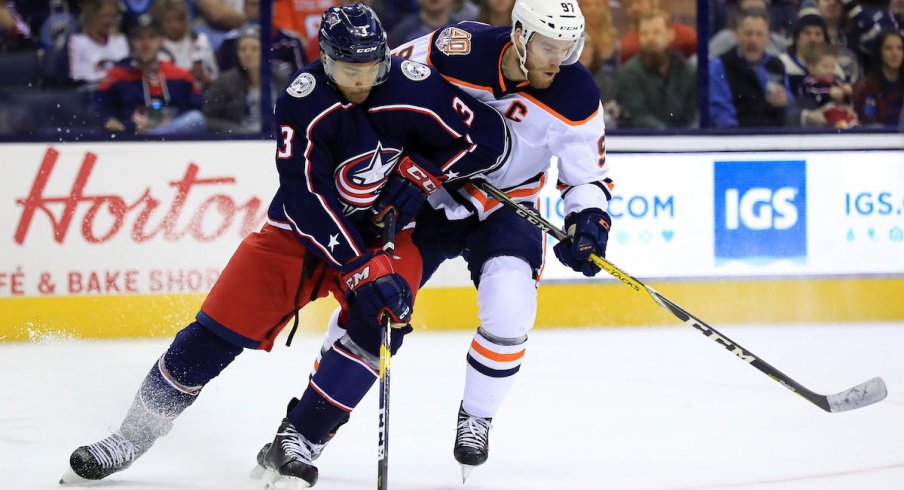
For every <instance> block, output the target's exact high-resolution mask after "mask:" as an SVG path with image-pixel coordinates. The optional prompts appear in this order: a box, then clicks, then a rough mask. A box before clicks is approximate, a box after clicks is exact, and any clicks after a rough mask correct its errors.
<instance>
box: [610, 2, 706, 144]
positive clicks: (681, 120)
mask: <svg viewBox="0 0 904 490" xmlns="http://www.w3.org/2000/svg"><path fill="white" fill-rule="evenodd" d="M671 23H672V16H671V15H670V14H669V13H668V12H666V11H664V10H651V11H649V12H646V13H644V14H643V15H641V17H640V19H639V20H638V24H637V36H638V40H639V42H640V52H639V53H638V56H635V57H633V58H631V60H630V61H628V62H627V63H626V64H625V65H624V66H623V67H622V68H621V70H620V71H619V73H618V103H619V105H620V106H621V116H622V117H621V124H620V126H621V127H626V128H651V129H664V128H687V127H690V126H692V125H694V124H695V123H696V120H697V72H696V70H695V69H694V67H693V66H691V65H690V64H689V63H688V62H687V61H685V60H684V58H682V57H681V56H680V55H679V54H677V53H675V52H673V51H671V50H670V49H669V45H670V44H671V42H672V40H673V37H674V35H675V33H674V31H672V30H671V29H670V28H669V26H670V25H671Z"/></svg>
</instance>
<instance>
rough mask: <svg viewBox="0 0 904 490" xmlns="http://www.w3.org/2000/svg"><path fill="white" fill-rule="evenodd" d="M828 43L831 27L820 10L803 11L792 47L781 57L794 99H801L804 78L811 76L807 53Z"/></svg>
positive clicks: (792, 39)
mask: <svg viewBox="0 0 904 490" xmlns="http://www.w3.org/2000/svg"><path fill="white" fill-rule="evenodd" d="M828 41H829V27H828V24H827V23H826V20H825V19H823V18H822V15H820V14H819V10H818V9H815V8H812V7H808V8H803V9H801V10H800V14H799V17H798V19H797V23H796V24H795V25H794V33H793V36H792V38H791V46H790V47H788V51H787V52H786V53H783V54H782V55H781V56H779V59H781V60H782V63H784V65H785V72H786V73H787V74H788V84H789V85H790V87H791V95H792V96H793V97H799V96H800V95H801V94H802V93H803V83H804V78H806V77H807V75H808V74H809V73H808V72H807V65H806V63H805V62H804V59H805V58H806V56H807V55H806V53H807V52H809V51H812V50H813V49H814V48H816V47H817V46H822V45H824V44H826V43H828ZM842 75H843V74H842Z"/></svg>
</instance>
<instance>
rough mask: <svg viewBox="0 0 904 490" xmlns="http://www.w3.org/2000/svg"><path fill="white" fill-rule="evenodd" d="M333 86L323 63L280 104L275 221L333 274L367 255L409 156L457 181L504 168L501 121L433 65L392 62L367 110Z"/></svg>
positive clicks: (303, 75)
mask: <svg viewBox="0 0 904 490" xmlns="http://www.w3.org/2000/svg"><path fill="white" fill-rule="evenodd" d="M403 65H404V66H403ZM330 84H331V82H330V81H329V79H328V77H327V76H326V73H325V72H324V70H323V66H322V64H321V63H319V62H315V63H312V64H310V65H308V66H306V67H305V68H303V69H302V70H301V71H300V72H299V73H298V74H296V76H295V79H294V81H293V82H292V83H291V84H290V85H289V87H288V88H287V89H286V90H285V92H284V93H283V94H281V95H280V97H279V98H278V99H277V102H276V109H275V115H276V122H277V125H278V128H279V135H278V136H277V150H276V164H277V170H278V171H279V179H280V186H279V189H278V190H277V192H276V196H275V197H274V198H273V201H272V202H271V204H270V208H269V212H268V222H269V223H270V224H271V225H274V226H278V227H280V228H283V229H287V230H292V231H294V232H295V234H296V236H297V237H298V238H299V240H300V241H301V242H302V244H303V245H304V246H305V247H306V248H307V249H308V250H311V251H312V252H314V253H315V254H316V255H318V256H319V257H321V258H322V259H324V260H325V261H326V262H327V263H328V264H330V265H332V266H333V267H336V268H339V269H342V268H343V265H344V264H347V263H348V262H349V261H351V260H353V259H354V258H356V257H358V256H360V255H362V254H363V253H365V251H366V243H367V242H368V241H369V240H370V239H372V238H373V237H372V236H370V235H369V234H370V231H369V230H370V227H369V226H368V220H370V217H371V213H370V212H367V210H369V209H370V207H371V206H372V205H373V204H374V202H375V201H376V199H377V197H378V196H379V193H380V191H381V190H382V189H383V186H384V185H385V183H386V181H387V179H388V178H389V176H390V175H391V174H392V172H393V170H395V168H396V166H397V165H398V162H399V160H400V157H401V155H402V154H406V155H409V154H410V155H411V156H412V158H414V159H415V160H416V161H420V162H421V163H423V164H425V166H426V167H427V168H437V169H439V170H437V171H438V172H441V173H444V174H445V175H446V176H447V177H449V178H452V179H455V178H456V177H459V178H460V176H469V175H474V174H478V173H481V172H484V171H486V170H491V169H493V168H495V167H497V166H498V165H499V164H500V163H501V162H502V160H503V158H504V155H505V153H506V151H507V149H508V138H507V134H506V129H505V124H504V122H503V121H502V118H501V117H500V116H499V114H498V113H496V112H495V111H494V110H493V109H491V108H490V107H488V106H485V105H483V104H481V103H479V102H477V101H475V100H473V99H471V98H469V97H468V96H467V95H465V94H462V93H461V92H459V91H457V90H456V89H454V88H453V87H451V86H449V85H448V84H446V83H445V82H443V80H442V79H441V78H440V77H439V76H437V75H436V74H435V73H434V72H432V71H430V69H429V68H427V67H426V66H423V65H418V64H416V63H413V62H408V61H405V60H402V59H399V58H394V59H393V60H392V66H391V68H390V72H389V79H388V80H387V81H385V82H383V83H382V84H380V85H377V86H375V87H374V88H373V90H372V91H371V93H370V96H369V97H368V99H367V100H366V101H365V103H364V104H362V105H360V106H359V105H355V104H352V103H349V102H348V101H346V100H345V99H344V98H343V97H342V96H341V94H340V93H339V92H338V91H337V90H335V89H334V88H333V87H332V86H331V85H330ZM368 112H369V113H370V114H368ZM375 127H376V128H379V130H378V129H375Z"/></svg>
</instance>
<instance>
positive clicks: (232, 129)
mask: <svg viewBox="0 0 904 490" xmlns="http://www.w3.org/2000/svg"><path fill="white" fill-rule="evenodd" d="M236 41H237V42H236V43H235V44H236V46H237V53H236V54H237V58H238V64H237V65H236V66H235V67H234V68H231V69H229V70H228V71H225V72H223V74H222V75H220V77H219V78H217V80H216V81H215V82H214V83H213V85H211V87H210V89H209V90H208V91H207V94H206V97H205V98H206V100H205V102H204V115H205V116H206V117H207V130H208V131H211V132H215V133H221V134H223V133H227V134H228V133H259V132H260V131H261V76H260V74H261V41H260V37H259V35H258V33H257V31H255V30H245V31H243V32H242V34H240V35H239V37H238V38H237V40H236Z"/></svg>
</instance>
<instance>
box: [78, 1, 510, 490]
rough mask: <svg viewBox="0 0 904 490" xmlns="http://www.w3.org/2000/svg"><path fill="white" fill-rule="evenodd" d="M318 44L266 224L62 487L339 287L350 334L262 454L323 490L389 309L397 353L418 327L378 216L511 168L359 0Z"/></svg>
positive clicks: (282, 100) (476, 112) (491, 139)
mask: <svg viewBox="0 0 904 490" xmlns="http://www.w3.org/2000/svg"><path fill="white" fill-rule="evenodd" d="M319 43H320V47H321V61H320V62H316V63H313V64H311V65H308V66H307V67H305V68H304V69H302V70H301V71H300V72H299V73H298V74H297V75H296V78H295V79H294V81H293V82H292V83H291V84H290V85H289V87H288V88H287V89H286V90H285V93H283V94H282V95H281V96H280V97H279V99H278V100H277V103H276V109H275V116H276V122H277V124H278V128H279V135H278V137H277V149H276V165H277V169H278V171H279V178H280V181H279V182H280V185H279V189H278V190H277V193H276V195H275V197H274V198H273V201H272V202H271V204H270V208H269V211H268V218H267V223H266V224H265V225H264V227H263V228H262V230H261V231H260V232H257V233H253V234H251V235H249V236H248V237H246V238H245V239H244V240H243V241H242V243H241V244H240V245H239V247H238V249H237V250H236V252H235V253H234V254H233V256H232V258H231V259H230V261H229V263H228V264H227V265H226V267H225V269H224V270H223V273H222V275H221V276H220V278H219V279H218V281H217V283H216V284H215V285H214V287H213V289H212V290H211V292H210V294H209V296H208V297H207V299H206V300H205V301H204V303H203V305H202V306H201V311H200V312H199V313H198V314H197V316H196V320H195V321H194V322H193V323H191V324H190V325H189V326H187V327H186V328H185V329H183V330H181V331H180V332H179V333H178V334H177V335H176V337H175V339H174V340H173V342H172V344H171V345H170V346H169V348H168V349H167V351H166V352H165V353H164V354H163V355H162V356H161V357H160V358H159V359H158V360H157V361H156V362H155V363H154V366H153V367H152V368H151V370H150V372H149V373H148V375H147V376H146V377H145V379H144V381H143V382H142V384H141V386H140V387H139V390H138V394H137V395H136V397H135V401H134V403H133V404H132V406H131V408H130V409H129V411H128V413H127V415H126V418H125V420H124V421H123V423H122V425H121V427H120V429H119V430H118V431H117V432H115V433H114V434H112V435H111V436H109V437H107V438H105V439H103V440H101V441H99V442H96V443H93V444H89V445H86V446H81V447H79V448H77V449H76V450H75V451H74V452H73V453H72V455H71V457H70V470H69V471H68V472H67V473H66V474H65V475H64V476H63V479H62V480H61V483H81V482H84V481H85V480H100V479H102V478H105V477H107V476H109V475H110V474H112V473H115V472H117V471H120V470H123V469H125V468H127V467H128V466H129V465H131V464H132V463H133V462H134V461H135V460H136V459H137V458H138V457H140V456H141V455H142V454H144V453H145V452H146V451H147V450H148V449H149V448H150V447H151V446H152V445H153V444H154V442H155V441H156V440H157V439H158V438H159V437H161V436H163V435H165V434H166V433H168V432H169V431H170V429H171V428H172V423H173V420H174V419H175V418H176V417H177V416H178V415H179V414H181V413H182V412H183V411H184V410H185V409H186V408H187V407H188V406H190V405H191V404H192V403H193V402H194V400H195V399H196V398H197V396H198V394H199V393H200V392H201V390H202V388H203V387H204V386H205V385H206V384H207V383H208V382H209V381H211V380H212V379H213V378H214V377H216V376H218V375H219V374H220V372H222V371H223V369H224V368H226V366H228V365H229V364H230V363H231V362H232V361H233V360H234V359H235V357H236V356H237V355H238V354H240V353H241V352H242V351H243V349H263V350H266V351H269V350H270V349H271V348H272V347H273V344H274V340H275V338H276V336H277V334H278V333H279V332H280V330H281V329H282V328H283V327H284V326H285V325H286V323H287V322H288V321H289V320H290V319H291V318H292V316H293V315H295V326H297V321H298V317H297V311H298V309H299V308H301V307H302V306H304V305H305V304H307V303H309V302H311V301H314V300H316V299H318V298H322V297H325V296H327V295H328V294H333V295H334V296H335V297H336V299H337V300H338V301H339V303H340V305H341V313H340V315H339V316H340V318H341V321H342V322H343V325H344V326H346V327H347V330H346V333H345V335H343V336H342V338H340V339H338V340H337V341H336V343H335V345H334V346H333V348H331V349H329V350H328V351H327V352H326V353H325V354H324V355H323V359H322V362H321V363H320V368H319V370H318V371H317V373H316V374H315V375H314V376H313V377H312V378H311V379H310V383H309V385H308V387H307V389H306V390H305V392H304V394H303V395H302V396H301V398H300V400H299V401H297V402H295V403H291V404H290V409H289V411H288V413H287V416H286V418H285V419H284V420H283V421H282V423H281V424H280V425H279V428H278V431H277V434H276V437H275V439H274V441H273V443H272V444H271V445H270V446H269V449H268V451H266V452H265V453H263V454H262V455H261V459H260V462H261V464H262V466H263V468H264V470H265V471H266V472H267V481H268V482H271V483H274V484H279V485H281V486H283V487H285V488H296V487H301V488H303V487H307V486H311V485H313V484H314V483H315V482H316V480H317V468H316V467H314V466H313V464H312V461H313V459H314V458H316V457H317V456H318V455H319V452H320V451H321V450H322V448H323V444H324V443H325V442H326V440H327V439H328V434H329V432H330V431H332V430H334V429H335V428H336V427H337V426H338V425H340V424H341V423H342V421H343V420H345V419H346V418H347V417H348V413H349V412H350V411H351V410H352V409H353V408H354V407H355V406H356V405H357V403H358V402H359V401H360V400H361V398H362V397H363V396H364V394H365V393H366V392H367V390H368V389H369V388H370V386H371V385H372V384H373V383H374V381H375V379H376V370H377V359H378V352H379V345H380V330H379V324H380V317H382V316H383V315H384V314H389V315H390V316H391V317H392V321H393V322H394V324H396V326H397V327H399V328H395V329H393V334H392V350H393V353H394V352H395V351H397V350H398V348H399V347H400V346H401V345H402V339H403V335H404V334H405V333H407V332H409V331H410V330H411V329H410V327H409V326H407V323H408V321H409V319H410V317H411V312H412V304H413V300H414V296H415V293H416V291H417V288H418V286H419V284H420V278H421V259H420V255H419V254H418V251H417V249H416V248H415V247H414V245H413V243H412V239H411V231H410V230H403V231H401V232H399V234H398V235H397V237H396V242H395V243H396V248H395V256H394V257H390V256H389V255H387V254H385V253H383V252H382V250H381V249H380V247H379V245H380V239H379V228H378V227H377V225H378V224H379V223H378V221H379V218H380V217H381V216H382V215H384V214H385V212H386V210H387V209H395V210H396V211H397V214H398V216H399V218H398V221H399V222H400V223H401V224H402V225H404V224H405V223H407V222H408V221H410V220H411V218H412V217H413V216H414V214H415V213H416V212H417V210H418V207H419V205H420V204H421V203H422V202H424V201H426V199H427V196H428V195H429V194H431V193H435V192H438V190H439V189H441V186H442V185H446V184H445V183H444V181H448V183H449V185H455V182H456V181H457V180H458V181H460V180H461V179H463V178H465V177H468V176H472V175H476V174H480V173H483V172H487V171H491V170H493V169H494V168H495V167H497V166H498V165H500V164H501V162H502V161H503V158H504V155H505V154H506V152H507V151H508V137H507V133H506V126H505V124H504V122H503V120H502V117H501V116H500V115H499V114H498V113H497V112H496V111H494V110H493V109H491V108H490V107H488V106H486V105H484V104H483V103H480V102H478V101H476V100H474V99H472V98H471V97H469V96H468V95H466V94H464V93H463V92H461V91H459V90H457V89H455V88H453V87H452V86H450V85H448V84H446V83H445V82H444V81H443V80H442V79H441V78H440V77H439V76H438V75H437V74H435V72H433V71H432V70H431V69H430V68H429V67H427V66H425V65H421V64H418V63H415V62H413V61H406V60H403V59H401V58H390V56H389V50H388V47H387V45H386V34H385V32H384V31H383V28H382V26H381V25H380V23H379V21H378V20H377V18H376V16H375V15H374V13H373V11H372V10H370V9H369V8H367V7H365V6H363V5H360V4H356V5H351V6H344V7H332V8H330V9H328V10H327V11H326V12H325V13H324V17H323V22H322V25H321V30H320V33H319ZM376 126H379V127H381V130H380V131H377V130H376V129H375V127H376ZM295 326H293V329H292V330H293V331H292V333H294V328H295ZM292 333H290V335H289V340H288V342H287V343H290V342H291V339H292Z"/></svg>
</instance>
